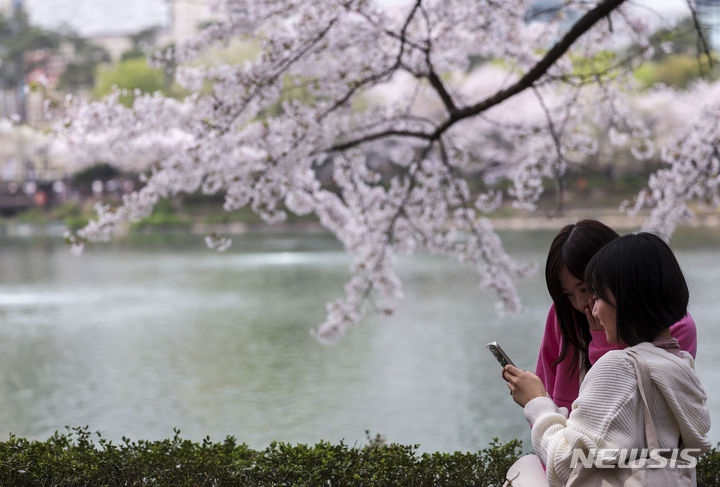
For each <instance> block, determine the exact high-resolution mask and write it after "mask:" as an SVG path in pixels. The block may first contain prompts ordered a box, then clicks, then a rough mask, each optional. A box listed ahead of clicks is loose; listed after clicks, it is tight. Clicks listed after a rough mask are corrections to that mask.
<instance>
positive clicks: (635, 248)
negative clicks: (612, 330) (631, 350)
mask: <svg viewBox="0 0 720 487" xmlns="http://www.w3.org/2000/svg"><path fill="white" fill-rule="evenodd" d="M585 283H586V284H587V285H588V286H589V287H590V290H591V291H592V293H593V294H594V295H595V296H597V297H599V298H600V299H602V300H603V301H605V302H608V303H609V302H611V301H610V299H609V293H608V291H610V292H611V293H612V295H613V296H614V297H615V309H616V312H617V318H616V323H617V336H618V338H619V339H620V340H622V342H623V343H625V344H626V345H628V346H633V345H637V344H638V343H642V342H652V341H653V340H654V339H655V338H657V336H658V335H659V334H660V333H661V332H662V331H663V330H665V329H667V328H669V327H670V325H672V324H673V323H675V322H677V321H680V320H681V319H682V318H683V317H684V316H685V315H686V314H687V305H688V299H689V293H688V288H687V283H686V282H685V277H684V276H683V273H682V270H681V269H680V265H679V264H678V262H677V259H675V255H674V254H673V252H672V250H670V247H668V245H667V244H666V243H665V242H663V240H662V239H660V238H659V237H657V236H656V235H653V234H652V233H637V234H630V235H624V236H622V237H620V238H618V239H616V240H614V241H612V242H610V243H609V244H607V245H606V246H605V247H603V248H602V249H601V250H600V251H599V252H598V253H596V254H595V256H594V257H593V258H592V259H591V260H590V262H589V263H588V266H587V268H586V269H585Z"/></svg>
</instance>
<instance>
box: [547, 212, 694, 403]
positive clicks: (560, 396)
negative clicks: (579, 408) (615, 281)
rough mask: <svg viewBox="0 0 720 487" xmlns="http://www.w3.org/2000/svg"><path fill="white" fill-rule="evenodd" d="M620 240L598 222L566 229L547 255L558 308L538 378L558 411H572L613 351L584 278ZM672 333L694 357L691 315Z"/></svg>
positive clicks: (551, 288)
mask: <svg viewBox="0 0 720 487" xmlns="http://www.w3.org/2000/svg"><path fill="white" fill-rule="evenodd" d="M616 238H618V234H617V233H616V232H615V231H614V230H613V229H612V228H610V227H608V226H607V225H604V224H602V223H600V222H599V221H597V220H580V221H579V222H577V223H576V224H570V225H566V226H565V227H563V228H562V230H560V233H558V234H557V236H556V237H555V239H554V240H553V242H552V244H551V245H550V251H549V252H548V257H547V262H546V264H545V281H546V283H547V288H548V291H549V292H550V297H551V298H552V300H553V304H552V305H551V306H550V311H549V312H548V316H547V320H546V321H545V334H544V335H543V339H542V344H541V345H540V355H539V357H538V362H537V367H536V369H535V373H536V374H537V375H538V376H539V377H540V379H542V381H543V384H544V385H545V389H546V390H547V392H548V394H549V395H550V397H551V398H552V400H553V401H554V402H555V404H556V405H558V406H559V407H566V408H568V409H569V408H570V405H571V404H572V403H573V401H575V399H577V397H578V392H579V390H580V382H581V380H582V377H584V375H585V373H586V372H587V371H588V370H589V369H590V367H591V366H592V364H594V363H595V361H597V359H599V358H600V357H602V356H603V355H604V354H605V353H606V352H608V351H609V350H616V349H618V348H623V347H622V346H621V345H610V344H609V343H608V342H607V340H606V338H605V333H604V331H603V329H602V327H601V326H600V325H599V323H598V322H597V321H596V320H595V318H593V316H592V313H591V311H592V305H593V301H592V296H591V294H590V293H589V291H588V289H587V287H586V286H585V282H584V281H583V275H584V273H585V267H586V266H587V264H588V262H590V259H591V258H592V256H593V255H595V253H596V252H597V251H598V250H600V249H601V248H602V247H603V246H605V244H607V243H609V242H611V241H613V240H615V239H616ZM670 333H671V334H672V336H673V337H675V338H676V339H677V340H678V342H679V343H680V347H681V348H682V349H683V350H686V351H688V352H690V354H691V355H692V356H693V358H694V357H695V352H696V349H697V335H696V330H695V322H694V321H693V319H692V317H691V316H690V315H689V314H688V315H685V317H684V318H683V319H682V320H680V321H679V322H677V323H675V324H674V325H672V326H671V327H670Z"/></svg>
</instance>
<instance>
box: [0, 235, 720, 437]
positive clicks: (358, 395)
mask: <svg viewBox="0 0 720 487" xmlns="http://www.w3.org/2000/svg"><path fill="white" fill-rule="evenodd" d="M505 237H506V243H507V246H508V248H509V249H510V250H511V252H512V253H513V255H514V256H515V257H517V258H518V259H520V260H522V261H529V262H538V263H542V262H543V260H544V257H545V254H544V253H545V251H546V249H547V247H548V246H549V242H550V239H551V237H552V233H548V232H514V233H508V234H506V235H505ZM718 242H720V237H719V236H718V235H717V233H716V232H707V231H705V232H701V231H695V232H685V233H682V232H681V233H680V234H678V236H676V238H675V240H674V247H675V249H676V251H677V253H678V257H679V260H680V262H681V265H682V266H683V268H684V270H685V272H686V274H687V277H688V282H689V285H690V288H691V307H690V310H691V313H692V314H693V316H694V317H695V319H696V322H697V323H698V327H699V334H700V337H699V338H700V343H699V352H698V361H697V369H698V373H699V375H700V376H701V379H702V380H703V382H704V384H705V385H706V388H707V391H708V396H709V403H710V407H711V409H712V412H713V418H714V419H715V423H716V424H717V421H718V420H719V419H720V372H719V371H720V353H718V350H720V326H718V320H719V318H718V317H720V300H719V299H717V296H718V291H719V290H720V265H719V264H720V247H719V246H718ZM1 243H2V245H0V277H1V279H0V370H2V373H1V375H0V435H2V436H5V437H7V434H9V433H11V432H12V433H15V434H17V435H21V436H27V437H30V438H38V439H45V438H47V437H48V436H49V435H50V434H52V433H53V432H54V431H55V430H63V428H64V426H65V425H70V426H76V425H88V426H89V427H90V428H91V429H92V430H99V431H100V432H102V434H103V435H104V436H106V437H108V438H111V439H113V440H118V439H120V437H122V436H123V435H125V436H129V437H131V438H133V439H139V438H147V439H159V438H163V437H167V436H171V435H172V430H173V428H174V427H177V428H180V429H181V430H182V434H183V436H185V437H188V438H192V439H200V438H202V437H204V436H206V435H210V436H211V437H212V438H213V439H215V440H221V439H223V438H224V437H225V436H226V435H233V436H235V437H236V438H237V439H238V440H239V441H244V442H246V443H248V444H249V445H251V446H253V447H265V446H266V445H267V444H268V443H269V442H270V441H273V440H282V441H289V442H309V443H313V442H316V441H318V440H321V439H326V440H330V441H338V440H340V439H344V440H345V441H346V442H348V443H350V444H353V443H355V442H358V443H364V442H365V441H366V439H365V430H369V431H370V432H371V434H374V433H381V434H383V435H384V436H386V437H387V438H388V439H389V440H391V441H396V442H401V443H408V444H415V443H418V444H420V445H421V449H422V450H476V449H478V448H483V447H485V446H487V444H488V442H489V441H490V439H491V438H492V437H494V436H497V437H500V438H501V439H502V440H509V439H511V438H514V437H518V438H520V439H523V440H524V442H525V446H526V449H529V448H530V444H529V430H528V428H527V425H526V423H525V421H524V419H523V415H522V411H521V409H520V408H519V407H517V406H515V404H514V403H513V402H512V401H511V400H510V398H509V397H508V396H507V388H506V387H505V385H504V383H503V382H502V381H501V379H500V377H499V373H500V370H499V367H498V365H497V364H496V362H495V361H494V359H493V358H492V357H491V356H490V355H489V354H488V352H487V351H486V350H485V343H486V342H488V341H490V340H498V341H500V342H501V343H502V344H503V347H504V348H505V349H506V351H508V353H509V354H510V355H511V356H512V358H513V360H514V361H515V362H516V363H517V364H518V365H519V366H521V367H525V368H534V365H535V360H536V357H537V348H538V344H539V340H540V337H541V334H542V330H543V325H544V318H545V314H546V312H547V307H548V297H547V295H546V291H545V288H544V284H543V279H542V276H541V274H540V273H538V274H537V275H536V276H534V277H533V278H531V279H529V280H527V281H524V282H521V283H520V285H519V288H520V292H521V295H522V298H523V300H524V304H525V306H526V308H527V311H526V313H524V314H522V315H519V316H510V317H500V316H498V315H497V314H496V313H495V311H494V308H493V304H494V298H493V296H492V295H490V294H488V293H487V292H483V291H481V290H479V288H478V279H477V278H476V277H475V276H474V275H473V273H472V272H471V271H469V270H467V269H464V268H462V267H460V266H459V265H458V264H456V263H454V262H451V261H448V260H445V259H441V258H434V257H429V256H416V257H411V258H401V259H400V261H399V268H400V275H401V277H402V279H403V280H404V282H405V294H406V296H405V299H404V300H403V301H402V302H401V303H400V304H399V306H398V309H397V312H396V314H395V315H394V316H392V317H390V318H386V317H381V316H377V315H371V316H370V317H369V318H368V319H366V320H365V321H364V322H363V323H362V324H360V325H359V326H356V327H354V328H353V329H351V330H350V331H349V332H348V334H347V335H346V336H345V337H343V338H342V339H341V340H340V341H339V342H338V343H337V344H336V345H333V346H323V345H320V344H318V342H317V341H316V340H315V339H314V338H313V337H312V336H311V334H310V330H311V329H313V328H314V327H315V326H317V325H318V324H319V323H320V322H321V321H322V320H323V318H324V309H325V308H324V303H325V302H327V301H329V300H332V299H334V298H336V297H339V296H340V293H341V292H342V286H343V284H344V283H345V282H346V280H347V279H348V276H349V273H348V265H349V262H350V260H349V258H348V257H347V255H345V254H344V253H343V252H342V250H341V249H340V248H339V247H338V246H337V244H335V243H334V242H333V240H332V239H329V238H325V237H319V236H282V235H269V236H263V237H257V236H256V237H237V238H236V239H235V242H234V244H233V247H232V248H231V250H230V251H228V252H226V253H224V254H217V253H214V252H212V251H209V250H207V249H205V248H204V247H203V245H202V239H201V238H200V237H157V236H156V237H142V238H137V239H135V240H132V241H127V240H126V241H119V242H116V243H113V244H110V245H98V246H95V247H93V248H91V249H90V250H89V251H87V252H86V254H85V255H83V256H82V257H81V258H74V257H72V256H71V255H70V254H69V252H68V250H67V248H66V247H65V246H64V245H63V244H62V243H61V242H60V241H58V240H53V239H14V240H13V239H5V240H2V242H1ZM717 431H718V430H717V429H713V430H712V431H711V437H712V438H713V441H718V440H720V433H718V432H717Z"/></svg>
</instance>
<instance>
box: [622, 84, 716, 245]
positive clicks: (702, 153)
mask: <svg viewBox="0 0 720 487" xmlns="http://www.w3.org/2000/svg"><path fill="white" fill-rule="evenodd" d="M673 98H674V103H675V104H676V105H684V106H685V107H697V106H701V105H702V103H707V104H708V105H707V106H705V107H704V108H703V109H702V110H701V111H700V113H699V114H698V115H697V116H696V117H695V120H694V122H693V123H692V124H691V125H689V126H688V127H687V128H686V129H685V130H682V131H681V132H680V133H679V134H678V135H677V136H676V138H675V139H674V140H672V141H670V142H669V143H668V144H667V145H665V146H663V147H662V149H661V150H660V157H661V160H662V162H663V164H664V167H662V168H661V169H659V170H657V171H656V172H655V173H654V174H652V175H651V176H650V179H649V181H648V187H647V188H646V189H644V190H643V191H641V192H640V193H639V194H638V196H637V197H636V198H635V201H634V203H632V204H630V203H629V202H627V203H625V206H626V209H627V211H629V212H630V213H631V214H636V213H637V212H638V211H639V210H640V209H642V208H644V207H646V208H651V209H652V211H651V212H650V216H649V217H648V218H647V219H646V220H645V222H644V223H643V229H644V230H647V231H652V232H655V233H657V234H659V235H662V236H664V237H665V238H666V239H669V238H670V236H671V235H672V234H673V232H674V230H675V227H676V225H677V223H678V222H682V221H688V220H690V219H691V218H692V217H693V215H694V213H695V212H694V210H693V209H692V207H691V206H690V204H691V203H692V202H699V204H700V209H717V208H718V207H720V137H719V134H720V84H719V83H715V84H713V85H711V86H707V85H705V84H704V83H702V84H700V85H698V86H696V87H695V88H694V89H693V90H691V92H689V93H686V94H685V96H683V97H682V98H680V99H678V98H677V97H673ZM653 102H654V103H656V104H659V103H661V100H660V99H658V98H656V99H654V100H653ZM688 115H689V114H688ZM686 116H687V115H686Z"/></svg>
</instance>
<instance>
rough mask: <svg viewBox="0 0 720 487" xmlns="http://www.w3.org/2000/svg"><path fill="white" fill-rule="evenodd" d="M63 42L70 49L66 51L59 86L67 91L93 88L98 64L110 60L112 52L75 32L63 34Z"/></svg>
mask: <svg viewBox="0 0 720 487" xmlns="http://www.w3.org/2000/svg"><path fill="white" fill-rule="evenodd" d="M61 42H62V43H63V44H64V45H67V46H68V47H69V49H67V50H66V51H65V53H64V56H65V57H66V62H65V68H64V70H63V73H62V74H61V75H60V80H59V82H58V88H59V89H61V90H67V91H77V90H80V89H89V88H92V87H93V86H94V85H95V77H96V72H97V68H98V66H99V65H101V64H105V63H109V62H110V60H111V58H110V53H108V52H107V50H106V49H104V48H103V47H101V46H98V45H97V44H94V43H93V42H91V41H89V40H88V39H86V38H83V37H80V36H79V35H77V34H76V33H74V32H66V33H64V34H62V38H61Z"/></svg>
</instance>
